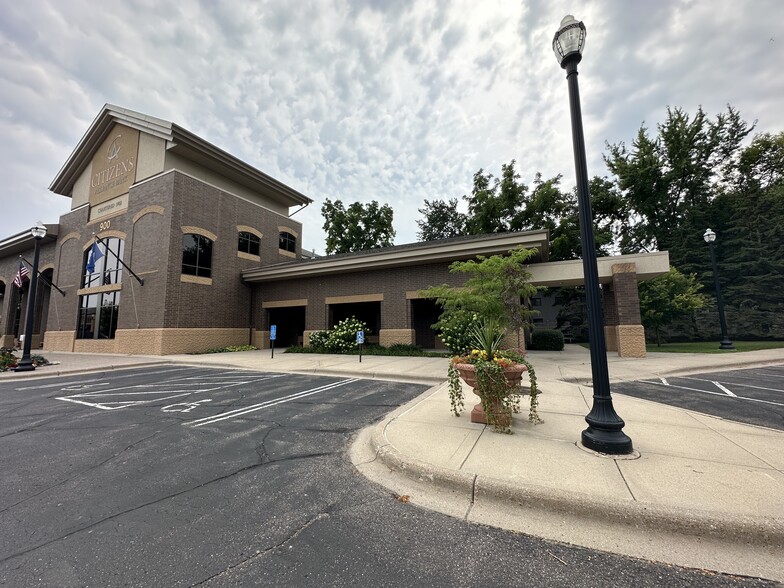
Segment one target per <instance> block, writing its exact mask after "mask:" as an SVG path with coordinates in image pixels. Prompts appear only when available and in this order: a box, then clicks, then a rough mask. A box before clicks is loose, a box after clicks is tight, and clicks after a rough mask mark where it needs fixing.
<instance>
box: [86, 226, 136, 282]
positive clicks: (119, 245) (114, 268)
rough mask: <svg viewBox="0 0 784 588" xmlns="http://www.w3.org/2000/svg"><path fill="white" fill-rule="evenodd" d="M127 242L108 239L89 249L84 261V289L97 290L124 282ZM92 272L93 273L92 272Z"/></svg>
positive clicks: (97, 242)
mask: <svg viewBox="0 0 784 588" xmlns="http://www.w3.org/2000/svg"><path fill="white" fill-rule="evenodd" d="M124 249H125V241H123V240H122V239H118V238H117V237H108V238H106V239H103V242H99V241H96V242H95V243H94V245H93V246H92V247H88V248H87V251H85V252H84V257H83V259H82V267H83V268H84V272H83V274H82V288H95V287H96V286H108V285H109V284H119V283H121V282H122V271H123V268H122V264H121V263H120V261H119V260H120V259H122V256H123V251H124ZM90 270H92V271H90Z"/></svg>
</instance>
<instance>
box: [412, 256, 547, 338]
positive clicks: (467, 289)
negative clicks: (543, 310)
mask: <svg viewBox="0 0 784 588" xmlns="http://www.w3.org/2000/svg"><path fill="white" fill-rule="evenodd" d="M536 253H537V251H536V249H528V248H526V247H522V246H521V247H517V248H515V249H512V250H511V251H510V252H509V254H508V255H493V256H490V257H484V256H482V255H480V256H477V259H476V260H469V261H456V262H454V263H452V265H450V266H449V271H450V272H451V273H461V274H468V276H469V278H468V279H467V280H466V282H465V284H464V285H463V286H462V287H459V288H457V287H453V286H448V285H446V284H443V285H441V286H432V287H430V288H428V289H427V290H423V291H422V292H421V293H420V295H421V296H423V297H426V298H435V299H436V302H437V303H438V304H439V305H440V306H441V307H442V308H443V311H444V312H443V313H442V315H441V318H440V319H439V321H438V323H436V324H435V325H434V326H435V328H436V329H439V330H441V328H442V326H443V327H447V326H448V325H449V324H451V322H453V320H452V319H453V316H452V315H453V314H454V313H456V312H469V313H476V314H477V315H479V317H481V318H482V319H485V320H489V321H492V322H495V323H497V324H498V325H500V326H501V327H502V328H504V329H506V330H508V331H514V332H516V333H517V337H518V347H520V330H521V329H522V328H523V327H525V326H526V325H527V324H529V323H530V322H531V318H532V317H533V315H534V313H535V311H532V310H529V309H528V307H527V306H525V305H524V304H523V302H524V301H526V300H528V299H529V298H530V297H531V296H532V295H533V294H535V293H536V286H534V285H533V284H531V273H530V272H529V271H528V268H527V265H526V262H527V261H528V260H529V259H531V257H533V256H534V255H536Z"/></svg>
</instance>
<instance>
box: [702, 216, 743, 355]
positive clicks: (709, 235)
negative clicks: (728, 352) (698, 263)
mask: <svg viewBox="0 0 784 588" xmlns="http://www.w3.org/2000/svg"><path fill="white" fill-rule="evenodd" d="M702 238H703V239H705V242H706V243H707V244H708V246H709V247H710V255H711V264H712V265H713V287H714V288H715V289H716V304H717V305H718V307H719V323H721V343H719V349H735V346H734V345H733V344H732V341H730V338H729V335H728V334H727V320H726V319H725V318H724V302H722V300H721V286H719V269H718V266H717V265H716V253H715V252H714V249H713V243H714V242H715V241H716V233H714V232H713V231H711V230H710V229H708V230H707V231H705V234H704V235H703V236H702Z"/></svg>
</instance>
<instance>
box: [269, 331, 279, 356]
mask: <svg viewBox="0 0 784 588" xmlns="http://www.w3.org/2000/svg"><path fill="white" fill-rule="evenodd" d="M277 336H278V326H277V325H270V349H271V350H272V355H270V359H275V339H276V338H277Z"/></svg>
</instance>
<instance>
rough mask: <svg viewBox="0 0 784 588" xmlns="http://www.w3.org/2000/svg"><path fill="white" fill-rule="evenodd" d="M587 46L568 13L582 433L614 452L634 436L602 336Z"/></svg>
mask: <svg viewBox="0 0 784 588" xmlns="http://www.w3.org/2000/svg"><path fill="white" fill-rule="evenodd" d="M584 47H585V25H584V24H583V23H582V22H577V20H575V18H574V17H573V16H572V15H571V14H569V15H567V16H566V17H564V19H563V20H562V21H561V26H560V28H559V29H558V31H556V33H555V37H553V52H554V53H555V58H556V59H557V60H558V64H559V65H560V66H561V67H562V68H563V69H565V70H566V79H567V81H568V84H569V107H570V112H571V118H572V148H573V151H574V169H575V175H576V179H577V210H578V216H579V219H580V243H581V245H582V255H583V273H584V275H585V302H586V306H587V307H588V342H589V344H590V347H591V376H592V380H593V406H592V408H591V412H590V413H589V414H588V416H586V417H585V421H586V422H587V423H588V428H587V429H586V430H584V431H583V433H582V443H583V445H584V446H585V447H587V448H589V449H592V450H594V451H598V452H601V453H609V454H614V455H619V454H628V453H632V451H633V448H632V440H631V439H630V438H629V437H628V435H626V434H625V433H624V432H623V426H624V422H623V419H622V418H621V417H620V416H618V414H617V413H616V412H615V408H614V407H613V402H612V396H611V395H610V375H609V370H608V368H607V345H606V343H605V340H604V321H603V320H602V296H601V290H600V288H599V269H598V267H597V265H596V245H595V241H594V236H593V214H592V213H591V199H590V195H589V193H588V167H587V165H586V158H585V139H584V137H583V118H582V112H581V109H580V90H579V88H578V86H577V64H578V63H580V60H581V59H582V52H583V48H584Z"/></svg>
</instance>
